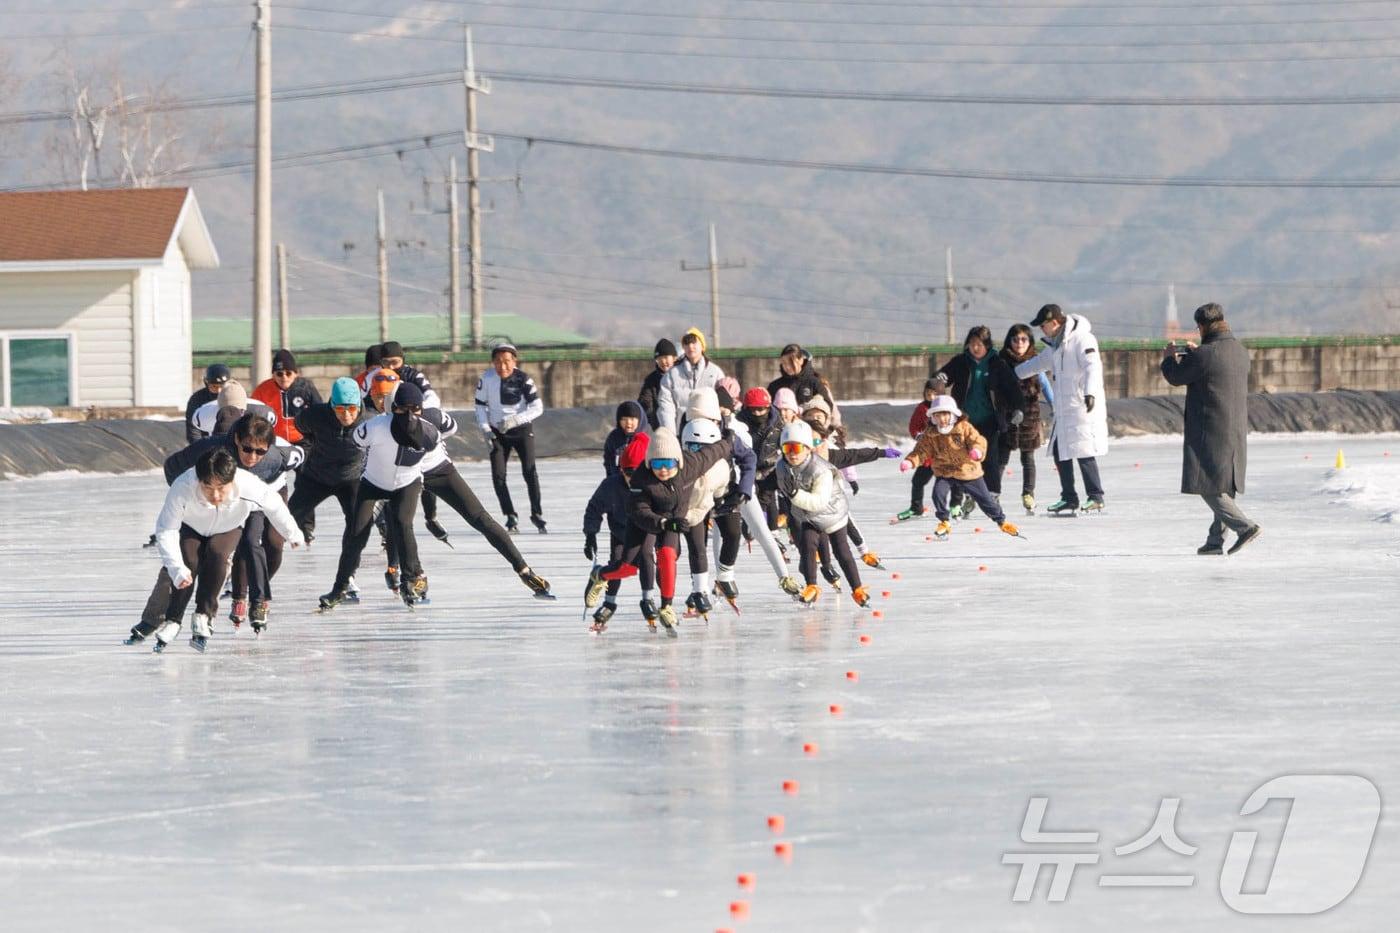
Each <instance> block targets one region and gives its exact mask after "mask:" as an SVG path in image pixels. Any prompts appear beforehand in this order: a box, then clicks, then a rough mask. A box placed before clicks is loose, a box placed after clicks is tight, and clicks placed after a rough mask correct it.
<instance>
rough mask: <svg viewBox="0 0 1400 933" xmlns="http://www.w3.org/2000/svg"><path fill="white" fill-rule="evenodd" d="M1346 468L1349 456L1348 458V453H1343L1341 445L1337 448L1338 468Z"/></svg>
mask: <svg viewBox="0 0 1400 933" xmlns="http://www.w3.org/2000/svg"><path fill="white" fill-rule="evenodd" d="M1346 468H1347V458H1346V455H1345V454H1343V453H1342V449H1341V448H1340V447H1338V448H1337V469H1339V470H1345V469H1346Z"/></svg>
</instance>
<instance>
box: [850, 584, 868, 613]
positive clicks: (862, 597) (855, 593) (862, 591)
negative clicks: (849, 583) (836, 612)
mask: <svg viewBox="0 0 1400 933" xmlns="http://www.w3.org/2000/svg"><path fill="white" fill-rule="evenodd" d="M851 599H854V600H855V601H856V605H857V606H859V607H860V608H862V609H864V608H865V607H866V606H868V605H870V591H869V590H868V589H866V588H865V587H863V586H858V587H856V588H855V589H854V590H852V591H851Z"/></svg>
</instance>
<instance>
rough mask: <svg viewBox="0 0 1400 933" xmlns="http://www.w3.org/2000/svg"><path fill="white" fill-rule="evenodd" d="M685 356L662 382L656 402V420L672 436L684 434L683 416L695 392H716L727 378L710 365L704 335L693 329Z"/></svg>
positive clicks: (688, 334) (685, 341) (684, 340)
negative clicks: (673, 434)
mask: <svg viewBox="0 0 1400 933" xmlns="http://www.w3.org/2000/svg"><path fill="white" fill-rule="evenodd" d="M681 352H682V353H683V354H685V355H684V356H683V357H682V358H681V359H680V360H679V361H678V362H677V363H676V365H675V366H672V367H671V369H670V371H669V372H667V373H666V375H665V377H664V378H663V379H662V380H661V392H660V394H659V395H658V396H657V400H656V417H657V420H658V421H659V422H660V424H659V426H660V427H665V428H670V429H671V431H672V432H673V433H676V434H679V433H680V430H681V416H682V415H683V414H684V413H685V409H686V406H687V405H689V404H690V396H691V395H692V394H694V392H695V390H696V389H713V388H714V387H715V386H716V385H717V384H718V383H719V381H720V380H721V379H723V378H724V370H722V369H720V368H719V366H718V365H717V364H715V363H712V362H710V359H709V357H707V356H706V355H705V335H704V334H702V333H700V331H699V330H697V329H696V328H694V327H692V328H691V329H690V330H688V331H686V332H685V336H684V337H682V338H681Z"/></svg>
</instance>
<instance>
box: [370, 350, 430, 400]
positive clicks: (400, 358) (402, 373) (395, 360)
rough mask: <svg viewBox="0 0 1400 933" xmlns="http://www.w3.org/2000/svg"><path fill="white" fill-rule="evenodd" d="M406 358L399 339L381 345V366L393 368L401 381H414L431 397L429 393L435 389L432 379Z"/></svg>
mask: <svg viewBox="0 0 1400 933" xmlns="http://www.w3.org/2000/svg"><path fill="white" fill-rule="evenodd" d="M406 359H407V358H406V357H405V355H404V349H403V344H401V343H399V342H398V341H397V340H386V341H385V342H384V343H382V344H380V345H379V367H380V368H381V369H392V370H393V371H394V374H395V375H396V376H398V377H399V381H400V382H411V383H413V384H414V385H416V386H417V387H418V391H420V392H422V393H423V397H424V398H429V397H430V396H429V395H428V393H429V392H432V391H433V383H432V381H431V380H429V379H428V376H427V374H425V373H424V372H423V371H422V370H421V369H415V368H414V367H412V366H410V365H408V363H407V362H406Z"/></svg>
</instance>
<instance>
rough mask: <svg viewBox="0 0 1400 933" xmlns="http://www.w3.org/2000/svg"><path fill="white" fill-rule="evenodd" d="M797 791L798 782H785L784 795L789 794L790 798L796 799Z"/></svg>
mask: <svg viewBox="0 0 1400 933" xmlns="http://www.w3.org/2000/svg"><path fill="white" fill-rule="evenodd" d="M797 790H798V785H797V782H796V781H784V782H783V793H785V794H787V795H788V796H789V797H796V796H797Z"/></svg>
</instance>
